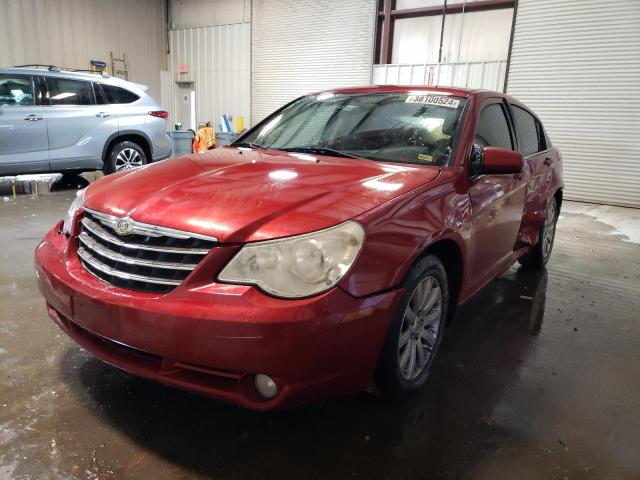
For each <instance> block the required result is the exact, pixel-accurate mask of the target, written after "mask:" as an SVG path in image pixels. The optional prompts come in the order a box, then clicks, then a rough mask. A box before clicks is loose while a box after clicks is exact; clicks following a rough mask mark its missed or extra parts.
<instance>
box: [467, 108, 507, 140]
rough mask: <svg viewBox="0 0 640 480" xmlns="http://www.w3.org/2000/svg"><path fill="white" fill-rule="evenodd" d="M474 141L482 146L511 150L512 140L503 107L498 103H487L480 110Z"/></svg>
mask: <svg viewBox="0 0 640 480" xmlns="http://www.w3.org/2000/svg"><path fill="white" fill-rule="evenodd" d="M475 143H477V144H478V145H480V146H481V147H482V148H485V147H501V148H508V149H510V150H513V141H512V139H511V132H510V130H509V124H508V123H507V118H506V117H505V115H504V109H503V108H502V105H501V104H499V103H494V104H491V105H488V106H486V107H484V108H483V109H482V112H480V118H479V119H478V126H477V128H476V137H475Z"/></svg>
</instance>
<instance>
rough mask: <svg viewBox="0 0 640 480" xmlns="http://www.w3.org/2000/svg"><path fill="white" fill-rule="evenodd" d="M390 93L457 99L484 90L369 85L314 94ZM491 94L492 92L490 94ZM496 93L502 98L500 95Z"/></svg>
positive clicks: (428, 86)
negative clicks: (426, 94) (428, 94)
mask: <svg viewBox="0 0 640 480" xmlns="http://www.w3.org/2000/svg"><path fill="white" fill-rule="evenodd" d="M329 92H331V93H344V94H349V93H387V92H389V93H391V92H398V93H404V92H421V93H423V92H424V93H430V92H431V93H437V94H440V95H454V96H457V97H468V96H469V95H470V94H472V93H479V92H484V90H476V89H471V88H460V87H434V86H430V85H370V86H364V87H348V88H337V89H336V88H334V89H328V90H322V91H320V92H316V93H315V94H320V93H329ZM492 93H493V92H492ZM495 93H498V94H499V95H500V96H502V95H503V94H502V93H499V92H495Z"/></svg>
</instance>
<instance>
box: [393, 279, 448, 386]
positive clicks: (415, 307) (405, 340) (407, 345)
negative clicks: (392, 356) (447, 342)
mask: <svg viewBox="0 0 640 480" xmlns="http://www.w3.org/2000/svg"><path fill="white" fill-rule="evenodd" d="M442 323H443V322H442V290H441V289H440V283H439V282H438V280H437V279H436V278H435V277H433V276H431V275H428V276H426V277H425V278H423V279H422V280H421V281H420V283H418V285H417V286H416V288H415V289H414V290H413V293H412V294H411V299H410V300H409V303H408V304H407V308H406V309H405V312H404V317H403V319H402V325H401V326H400V337H399V341H398V364H399V366H400V373H401V375H402V376H403V377H404V378H405V379H406V380H414V379H415V378H417V377H418V376H419V375H420V374H421V373H422V372H423V371H424V369H425V367H426V366H427V364H428V363H429V359H430V358H431V355H432V354H433V351H434V349H435V347H436V341H437V339H438V333H439V331H440V328H441V325H442Z"/></svg>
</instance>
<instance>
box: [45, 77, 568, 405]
mask: <svg viewBox="0 0 640 480" xmlns="http://www.w3.org/2000/svg"><path fill="white" fill-rule="evenodd" d="M562 187H563V185H562V167H561V157H560V154H559V153H558V151H557V150H556V149H555V148H554V147H553V146H552V144H551V142H550V140H549V138H548V136H547V134H546V133H545V131H544V128H543V126H542V123H541V122H540V120H539V119H538V118H537V117H536V115H535V114H533V113H532V112H531V110H529V109H528V108H527V107H525V106H524V105H523V104H522V103H520V102H518V101H517V100H515V99H514V98H511V97H509V96H505V95H503V94H501V93H496V92H489V91H470V90H464V89H455V88H428V87H390V86H387V87H367V88H354V89H342V90H335V91H328V92H321V93H317V94H313V95H308V96H304V97H301V98H299V99H297V100H295V101H293V102H291V103H289V104H288V105H286V106H284V107H283V108H281V109H280V110H278V111H277V112H275V113H274V114H273V115H271V116H269V117H268V118H266V119H265V120H264V121H262V122H261V123H259V124H258V125H257V126H256V127H255V128H253V129H252V130H250V131H249V132H247V133H246V134H245V135H243V136H242V137H241V138H239V139H238V141H236V142H235V143H234V144H233V145H232V146H230V147H226V148H222V149H217V150H213V151H209V152H207V153H203V154H196V155H190V156H186V157H181V158H176V159H173V160H169V161H164V162H160V163H157V164H153V165H148V166H145V167H143V168H139V169H137V170H132V171H127V172H120V173H116V174H113V175H110V176H108V177H105V178H103V179H101V180H99V181H97V182H95V183H93V184H92V185H91V186H89V187H88V188H87V189H86V190H85V191H82V192H80V193H79V195H78V197H77V198H76V199H75V201H74V202H73V204H72V205H71V207H70V208H69V211H68V214H67V217H66V219H65V220H64V221H60V222H59V223H58V224H57V225H55V226H54V227H53V228H52V229H51V231H50V232H49V233H47V235H46V237H45V238H44V240H43V241H42V243H41V244H40V245H39V246H38V248H37V250H36V272H37V277H38V282H39V286H40V290H41V291H42V294H43V295H44V297H45V298H46V301H47V306H48V311H49V314H50V316H51V317H52V319H53V320H54V321H55V322H56V323H57V324H58V325H59V326H60V328H62V329H63V330H64V331H65V332H66V333H67V334H68V335H69V336H70V337H72V338H73V339H74V340H76V341H77V342H78V343H79V344H80V345H82V346H84V347H85V348H87V349H88V350H90V351H91V352H93V353H94V354H96V355H97V356H98V357H100V358H102V359H103V360H105V361H106V362H108V363H110V364H112V365H115V366H117V367H120V368H123V369H125V370H127V371H129V372H132V373H134V374H136V375H140V376H142V377H146V378H149V379H152V380H155V381H158V382H161V383H164V384H167V385H172V386H176V387H180V388H184V389H187V390H192V391H196V392H201V393H204V394H207V395H210V396H212V397H216V398H219V399H222V400H225V401H228V402H232V403H235V404H237V405H241V406H244V407H248V408H252V409H257V410H267V409H273V408H277V407H282V406H290V405H294V404H298V403H301V402H306V401H310V400H316V399H319V398H322V397H326V396H334V395H342V394H350V393H355V392H358V391H361V390H363V389H365V388H366V387H367V386H368V385H369V384H370V383H371V382H372V381H373V382H375V385H376V387H377V388H378V389H379V390H380V391H381V392H382V393H383V394H386V395H389V396H402V395H406V394H410V393H412V392H415V391H417V390H418V389H419V388H421V387H422V386H423V385H424V383H425V382H426V380H427V377H428V376H429V372H430V370H431V366H432V364H433V361H434V358H435V356H436V354H437V352H438V347H439V345H440V343H441V340H442V336H443V333H444V331H445V328H444V327H445V324H446V321H447V319H448V318H450V317H451V316H452V314H453V311H454V310H455V307H456V306H457V305H459V304H461V303H463V302H465V301H467V300H468V299H469V298H470V297H471V296H472V295H473V294H474V293H475V292H477V291H478V290H479V289H481V288H482V287H483V286H484V285H486V284H487V283H488V282H490V281H491V280H492V279H494V278H496V277H497V276H498V275H500V274H502V273H503V272H504V271H505V270H507V269H508V268H509V267H510V266H511V265H512V264H513V263H514V262H515V261H516V260H517V261H519V262H520V263H522V264H523V265H524V266H526V267H533V268H542V267H543V266H544V265H545V264H546V262H547V260H548V259H549V256H550V254H551V248H552V246H553V239H554V234H555V225H556V221H557V218H558V212H559V210H560V204H561V202H562Z"/></svg>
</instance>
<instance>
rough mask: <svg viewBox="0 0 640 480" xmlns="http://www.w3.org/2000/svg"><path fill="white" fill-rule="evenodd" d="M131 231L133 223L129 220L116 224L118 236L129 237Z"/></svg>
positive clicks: (122, 220)
mask: <svg viewBox="0 0 640 480" xmlns="http://www.w3.org/2000/svg"><path fill="white" fill-rule="evenodd" d="M130 231H131V223H129V219H128V218H123V219H121V220H118V222H117V223H116V233H117V234H118V235H127V234H128V233H129V232H130Z"/></svg>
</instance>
